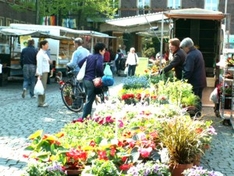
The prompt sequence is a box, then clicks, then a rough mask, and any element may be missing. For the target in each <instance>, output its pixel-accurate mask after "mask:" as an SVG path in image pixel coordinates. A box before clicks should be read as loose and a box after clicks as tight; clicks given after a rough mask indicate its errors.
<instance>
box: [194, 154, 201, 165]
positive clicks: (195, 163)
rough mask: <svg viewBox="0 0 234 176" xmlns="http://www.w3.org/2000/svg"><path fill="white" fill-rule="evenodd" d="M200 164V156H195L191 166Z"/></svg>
mask: <svg viewBox="0 0 234 176" xmlns="http://www.w3.org/2000/svg"><path fill="white" fill-rule="evenodd" d="M200 163H201V154H197V156H196V157H195V159H194V161H193V165H194V166H200Z"/></svg>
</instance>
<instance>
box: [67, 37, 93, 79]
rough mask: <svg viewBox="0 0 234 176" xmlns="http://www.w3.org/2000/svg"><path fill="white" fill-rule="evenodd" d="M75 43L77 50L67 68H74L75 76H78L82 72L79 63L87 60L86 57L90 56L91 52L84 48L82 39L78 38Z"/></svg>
mask: <svg viewBox="0 0 234 176" xmlns="http://www.w3.org/2000/svg"><path fill="white" fill-rule="evenodd" d="M73 43H74V47H75V49H76V50H75V51H74V52H73V54H72V58H71V60H70V62H69V63H67V66H68V67H69V68H73V69H74V72H75V74H76V75H77V74H78V72H79V70H80V67H79V66H78V63H79V61H80V60H82V59H83V58H85V57H86V56H88V55H89V54H90V52H89V50H87V49H86V48H84V47H83V46H82V44H83V40H82V38H76V39H75V40H74V41H73Z"/></svg>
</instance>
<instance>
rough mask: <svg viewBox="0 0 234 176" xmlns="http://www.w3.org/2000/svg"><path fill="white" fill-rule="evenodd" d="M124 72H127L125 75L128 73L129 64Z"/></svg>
mask: <svg viewBox="0 0 234 176" xmlns="http://www.w3.org/2000/svg"><path fill="white" fill-rule="evenodd" d="M124 74H125V75H127V74H128V66H127V67H125V69H124Z"/></svg>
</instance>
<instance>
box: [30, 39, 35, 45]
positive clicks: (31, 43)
mask: <svg viewBox="0 0 234 176" xmlns="http://www.w3.org/2000/svg"><path fill="white" fill-rule="evenodd" d="M34 43H35V42H34V40H33V39H32V38H30V39H28V46H33V45H34Z"/></svg>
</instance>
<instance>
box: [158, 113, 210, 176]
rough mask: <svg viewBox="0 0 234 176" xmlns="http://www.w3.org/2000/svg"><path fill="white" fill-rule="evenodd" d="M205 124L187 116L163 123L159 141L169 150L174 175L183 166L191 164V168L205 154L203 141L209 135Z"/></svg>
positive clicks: (176, 117)
mask: <svg viewBox="0 0 234 176" xmlns="http://www.w3.org/2000/svg"><path fill="white" fill-rule="evenodd" d="M203 124H204V122H202V121H194V120H192V119H191V118H190V117H189V116H185V115H184V116H175V117H174V118H171V119H168V120H165V121H164V122H162V123H161V127H160V129H159V140H160V141H161V142H162V145H163V146H164V147H166V148H167V150H168V153H169V160H170V161H169V165H170V167H171V168H172V173H173V172H174V168H176V167H178V166H179V165H181V164H189V165H190V167H191V166H192V165H193V162H194V161H195V159H196V157H197V155H200V154H203V143H202V141H203V139H204V138H205V137H206V135H207V131H206V130H205V128H206V127H204V125H203ZM180 174H181V172H180Z"/></svg>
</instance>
